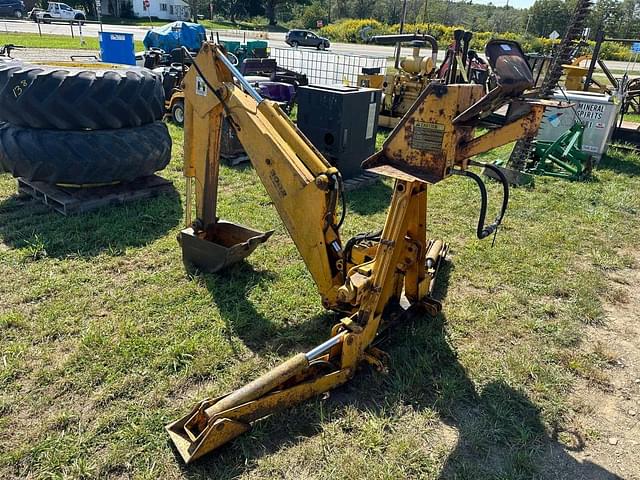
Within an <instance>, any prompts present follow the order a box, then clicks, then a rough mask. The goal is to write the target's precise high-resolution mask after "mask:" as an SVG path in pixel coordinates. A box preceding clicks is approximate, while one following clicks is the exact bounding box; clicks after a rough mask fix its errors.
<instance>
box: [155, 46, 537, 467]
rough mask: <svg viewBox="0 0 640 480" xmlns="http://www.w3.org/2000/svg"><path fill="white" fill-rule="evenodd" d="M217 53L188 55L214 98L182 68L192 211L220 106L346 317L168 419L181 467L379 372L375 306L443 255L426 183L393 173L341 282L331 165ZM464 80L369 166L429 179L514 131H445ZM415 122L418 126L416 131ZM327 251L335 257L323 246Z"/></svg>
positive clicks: (405, 288) (403, 128)
mask: <svg viewBox="0 0 640 480" xmlns="http://www.w3.org/2000/svg"><path fill="white" fill-rule="evenodd" d="M220 55H222V53H221V52H220V51H219V50H218V49H217V47H216V46H214V45H211V44H205V45H204V46H203V48H202V50H201V52H200V53H199V55H198V57H197V58H196V61H197V64H198V65H199V68H200V70H201V72H202V74H203V75H205V76H206V79H207V81H208V83H209V85H211V86H212V87H214V88H215V89H216V95H214V94H213V93H212V92H210V91H208V90H207V88H206V87H205V85H204V83H203V79H202V78H200V77H199V76H198V75H197V73H196V69H194V68H192V69H190V71H189V73H188V75H187V76H186V78H185V106H186V109H185V110H186V112H185V113H186V117H185V175H187V176H192V177H195V178H196V179H197V183H196V187H197V192H196V193H197V213H198V215H203V214H204V212H205V210H206V204H205V203H206V201H207V198H211V195H212V194H211V193H210V192H206V191H204V190H203V188H202V186H203V185H205V184H210V182H207V179H206V178H205V177H206V175H207V174H206V172H207V171H209V170H210V167H211V165H210V163H211V162H217V161H218V159H217V158H212V156H211V155H210V153H211V152H215V149H216V148H217V146H216V142H217V141H218V140H216V138H218V139H219V127H220V121H221V120H220V118H221V115H222V112H223V110H226V112H227V115H228V116H229V117H230V118H231V119H232V121H233V122H234V124H235V125H236V129H237V133H238V136H239V138H240V140H241V142H242V144H243V146H244V148H245V149H246V151H247V153H248V154H249V157H250V159H251V161H252V163H253V165H254V167H255V170H256V172H257V174H258V175H259V177H260V178H261V180H262V182H263V183H264V185H265V187H266V189H267V191H268V193H269V195H270V196H271V198H272V199H273V200H274V204H275V207H276V209H277V210H278V213H279V214H280V216H281V217H282V219H283V221H284V223H285V225H286V227H287V229H288V230H289V232H290V234H291V236H292V238H293V240H294V242H295V243H296V246H297V247H298V249H299V250H300V253H301V254H302V257H303V258H304V261H305V263H306V265H307V267H308V268H309V270H310V272H311V274H312V275H313V278H314V280H315V281H316V283H317V285H318V288H319V290H320V293H321V295H322V297H323V302H324V303H325V306H328V307H331V308H334V307H335V306H338V307H340V308H339V309H341V310H342V311H346V312H347V315H346V316H345V318H344V319H343V320H342V321H341V322H340V323H338V324H336V325H335V326H334V327H333V331H332V337H331V339H329V340H328V341H327V342H325V343H324V344H322V345H320V346H319V347H316V348H315V349H313V350H312V351H310V352H308V353H307V354H298V355H296V356H294V357H293V358H291V359H290V360H288V361H286V362H284V363H283V364H281V365H280V366H278V367H276V368H275V369H272V370H270V371H268V372H267V373H265V374H264V375H262V376H261V377H259V378H257V379H256V380H254V381H252V382H250V383H249V384H247V385H245V386H244V387H242V388H240V389H238V390H236V391H234V392H232V393H230V394H228V395H224V396H222V397H218V398H213V399H207V400H204V401H202V402H200V403H199V404H198V405H196V406H195V407H194V409H193V410H192V411H191V412H189V414H187V415H186V416H184V417H183V418H181V419H179V420H177V421H175V422H173V423H171V424H169V425H167V431H168V432H169V435H170V437H171V439H172V440H173V442H174V444H175V445H176V447H177V449H178V451H179V453H180V455H181V456H182V458H183V459H184V461H185V462H187V463H189V462H192V461H194V460H196V459H197V458H200V457H201V456H202V455H204V454H206V453H207V452H210V451H211V450H213V449H215V448H217V447H219V446H220V445H222V444H224V443H226V442H228V441H229V440H231V439H233V438H235V437H236V436H238V435H240V434H241V433H243V432H245V431H246V430H248V429H249V428H250V425H251V423H252V422H254V421H256V420H258V419H260V418H263V417H265V416H268V415H269V414H271V413H273V412H275V411H277V410H279V409H282V408H286V407H288V406H291V405H294V404H296V403H299V402H301V401H303V400H306V399H308V398H310V397H312V396H315V395H317V394H319V393H322V392H326V391H328V390H331V389H333V388H335V387H337V386H339V385H342V384H343V383H345V382H346V381H347V380H348V379H349V378H350V377H351V376H352V375H353V374H354V373H355V370H356V368H357V367H358V365H360V364H361V363H362V362H367V363H370V364H372V365H374V366H376V367H379V368H381V367H382V358H383V355H384V354H383V353H382V352H380V351H379V350H377V349H376V348H374V347H372V343H373V341H374V339H375V338H376V335H377V333H378V331H379V328H380V324H381V321H382V318H383V317H382V314H383V311H384V310H385V308H386V307H387V306H388V305H390V304H391V303H393V302H399V301H400V299H401V297H402V296H403V295H404V297H406V299H407V300H408V302H409V303H410V304H411V305H420V304H421V303H422V302H429V294H430V292H431V289H432V288H433V283H434V278H435V275H436V270H437V267H436V268H433V262H431V263H430V265H431V266H430V267H429V268H426V267H425V263H426V259H427V258H429V259H430V260H433V259H435V258H438V257H441V256H444V253H445V252H446V245H445V244H444V243H443V242H441V241H435V242H433V243H428V242H427V231H426V216H427V182H425V181H424V178H421V177H420V175H418V176H413V175H407V174H406V173H401V174H399V175H397V176H396V181H395V185H394V189H393V195H392V199H391V204H390V207H389V212H388V214H387V217H386V220H385V224H384V228H383V230H382V234H381V236H380V238H379V239H378V240H376V241H375V243H376V246H375V247H366V248H369V249H370V250H371V253H372V255H373V256H372V259H371V257H370V256H368V255H362V254H360V255H359V258H360V259H366V261H363V262H362V263H350V264H349V265H347V266H346V267H344V270H346V271H347V272H348V274H347V278H343V276H342V275H343V273H342V271H344V270H343V268H339V267H341V264H340V263H339V261H338V260H337V258H340V261H341V260H342V258H341V254H342V252H341V250H342V246H341V243H340V239H339V236H338V231H337V229H336V228H334V227H333V225H335V219H334V218H329V219H327V216H331V215H334V211H335V210H334V208H333V204H334V202H335V199H333V198H332V191H331V189H329V188H328V185H330V183H331V177H332V175H335V173H336V171H335V169H333V168H332V167H331V166H330V165H329V164H328V163H327V162H326V160H325V159H324V158H323V157H322V156H321V155H320V154H319V153H318V152H317V151H316V150H315V149H314V148H313V147H312V146H311V144H310V143H309V142H308V141H307V140H306V139H305V137H304V136H303V135H302V134H301V133H300V132H299V131H298V130H297V129H296V127H295V126H294V125H293V124H292V123H291V122H290V121H289V119H288V118H287V117H286V116H285V115H284V114H282V113H281V112H280V110H279V109H278V107H277V106H276V105H275V104H272V103H271V102H268V101H263V102H260V103H257V102H256V101H255V100H254V99H253V98H251V97H249V96H248V95H247V94H245V93H244V92H243V91H242V90H241V89H240V88H239V87H237V86H235V85H234V83H233V80H232V78H231V75H230V73H229V72H228V71H227V70H226V69H225V67H224V65H223V64H222V63H221V62H220V60H219V56H220ZM469 87H470V86H467V85H463V86H448V87H447V90H446V91H445V90H442V91H441V92H440V93H439V94H438V96H434V95H427V94H425V95H423V99H424V101H425V102H427V103H428V102H431V103H428V104H425V105H419V106H416V107H415V108H412V110H411V112H409V113H408V114H407V115H408V117H409V118H407V117H405V118H404V119H403V123H402V125H399V126H398V128H397V129H396V130H394V132H393V133H392V134H391V136H390V137H389V139H388V141H387V143H386V144H385V145H386V148H387V150H388V151H387V152H386V153H385V154H384V155H383V157H380V156H378V157H377V160H378V162H379V164H380V163H381V162H384V158H387V157H391V156H393V155H396V154H397V155H396V157H395V160H394V161H395V163H394V166H393V167H392V170H393V169H394V168H400V167H401V160H402V155H400V153H401V151H402V150H403V149H404V150H406V151H407V152H408V153H410V155H409V156H408V158H407V166H408V167H409V170H410V172H412V173H414V172H416V171H419V170H420V169H421V168H424V166H425V165H428V167H429V171H430V172H440V173H439V175H440V177H439V178H437V179H436V180H434V181H438V180H440V179H442V178H444V177H445V176H448V175H449V174H450V173H449V170H448V169H449V168H450V167H451V165H453V164H455V165H457V166H458V167H459V168H464V167H465V166H466V163H467V162H466V161H464V160H463V159H461V158H460V152H461V151H464V150H463V149H464V147H465V145H467V150H466V152H467V153H471V152H474V153H477V152H478V151H483V150H486V149H488V148H489V147H490V144H491V143H497V144H501V141H502V142H504V140H505V137H511V136H513V135H514V132H513V131H510V130H508V129H507V130H506V131H505V133H507V134H508V135H506V136H505V137H502V138H500V137H497V138H496V137H494V136H492V135H490V136H489V137H486V139H485V138H483V137H480V138H481V139H480V140H473V135H472V127H470V126H468V125H467V126H465V127H464V128H461V129H460V131H459V132H458V131H452V130H450V127H451V121H452V118H453V116H455V115H457V114H459V113H460V112H462V111H464V110H465V109H466V108H468V107H469V106H470V104H471V103H473V102H474V101H475V100H476V99H477V92H476V90H477V89H474V88H473V87H471V88H469ZM437 102H441V103H440V104H441V105H442V106H443V107H442V108H443V109H441V108H438V103H437ZM445 111H446V112H449V114H448V116H443V117H442V118H441V119H439V120H438V121H439V122H442V123H443V124H446V125H447V127H446V129H447V130H446V132H445V134H443V135H438V136H437V137H434V138H441V140H442V141H443V144H442V145H441V146H440V148H442V150H443V151H442V152H441V155H432V154H429V155H428V156H427V157H425V156H424V152H422V153H420V150H419V148H418V147H420V142H424V138H425V137H424V135H426V134H430V133H429V132H436V133H437V132H439V131H440V130H439V127H438V125H434V124H433V120H431V123H428V122H429V120H430V117H429V116H430V115H434V114H436V113H438V112H443V113H442V115H444V112H445ZM434 112H435V113H434ZM445 117H446V118H445ZM538 117H539V115H538ZM526 118H529V117H526ZM536 119H537V121H538V122H539V118H537V117H536ZM517 124H518V125H520V127H514V126H513V125H512V126H511V127H509V128H511V129H512V130H513V129H516V130H517V128H520V131H521V132H523V133H524V132H525V131H526V130H527V128H525V125H523V122H522V121H520V122H518V123H517ZM412 125H413V126H414V127H413V130H411V128H412V127H411V126H412ZM416 126H418V127H420V129H422V130H419V129H418V130H416V129H415V127H416ZM428 128H431V129H432V130H428ZM425 129H427V130H425ZM447 132H450V133H451V138H449V137H448V136H447V135H448V133H447ZM414 135H420V138H421V140H420V139H413V140H412V136H414ZM494 135H495V134H494ZM402 138H405V145H404V146H402V142H401V141H400V143H398V144H397V143H396V141H397V140H399V139H402ZM443 139H447V140H446V142H444V140H443ZM414 140H415V141H414ZM418 140H420V141H418ZM409 145H412V146H413V147H410V146H409ZM430 145H431V144H430ZM396 147H397V148H396ZM431 147H433V145H431ZM431 147H430V148H431ZM412 148H413V150H411V149H412ZM420 148H422V147H420ZM398 149H399V150H398ZM383 153H384V152H383ZM385 155H386V156H385ZM425 162H426V163H425ZM438 162H441V164H438ZM383 166H384V165H383ZM399 166H400V167H399ZM214 170H216V171H217V168H214ZM335 249H338V250H339V254H335V255H334V254H333V253H332V252H333V251H334V250H335ZM429 304H430V305H431V306H433V303H431V302H429ZM345 306H348V307H349V308H345Z"/></svg>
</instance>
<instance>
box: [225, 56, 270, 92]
mask: <svg viewBox="0 0 640 480" xmlns="http://www.w3.org/2000/svg"><path fill="white" fill-rule="evenodd" d="M218 58H219V59H220V61H221V62H222V63H224V64H225V66H226V67H227V68H228V69H229V71H230V72H231V75H233V76H234V77H236V78H237V79H238V82H240V85H242V88H243V89H244V91H245V92H247V94H249V95H251V97H252V98H253V99H254V100H255V101H256V102H257V103H258V104H260V103H262V101H263V100H264V98H262V96H261V95H260V94H259V93H258V92H257V91H256V89H255V88H253V86H251V84H250V83H249V82H247V79H246V78H244V77H243V76H242V74H241V73H240V71H239V70H238V69H237V68H236V66H235V65H234V64H233V63H231V61H230V60H229V59H228V58H227V56H226V55H224V54H223V53H222V52H220V50H218Z"/></svg>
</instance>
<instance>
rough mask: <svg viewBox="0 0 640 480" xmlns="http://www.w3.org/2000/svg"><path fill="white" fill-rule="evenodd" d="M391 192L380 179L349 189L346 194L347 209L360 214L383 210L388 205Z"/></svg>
mask: <svg viewBox="0 0 640 480" xmlns="http://www.w3.org/2000/svg"><path fill="white" fill-rule="evenodd" d="M392 192H393V189H392V188H391V187H390V186H389V185H387V184H386V183H384V182H382V181H381V180H379V181H377V182H376V183H374V184H372V185H367V186H365V187H362V188H359V189H357V190H351V191H350V192H347V194H346V196H347V210H348V212H349V211H352V212H356V213H358V214H360V215H370V214H372V213H377V212H383V211H385V210H386V209H387V208H388V207H389V200H390V199H391V194H392ZM348 212H347V215H348Z"/></svg>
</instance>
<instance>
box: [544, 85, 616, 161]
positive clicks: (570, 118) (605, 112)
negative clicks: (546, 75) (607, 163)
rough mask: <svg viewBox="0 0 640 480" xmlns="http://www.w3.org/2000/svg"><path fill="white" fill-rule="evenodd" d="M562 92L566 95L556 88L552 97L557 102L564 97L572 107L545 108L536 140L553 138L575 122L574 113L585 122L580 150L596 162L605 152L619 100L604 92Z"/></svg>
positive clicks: (550, 139)
mask: <svg viewBox="0 0 640 480" xmlns="http://www.w3.org/2000/svg"><path fill="white" fill-rule="evenodd" d="M565 94H566V98H565V95H563V94H562V92H560V91H557V92H556V93H555V94H554V95H553V97H554V98H555V99H557V100H561V101H566V100H567V99H568V100H569V101H570V102H571V103H573V104H574V106H573V108H571V107H569V108H553V107H548V108H547V109H546V110H545V112H544V118H543V119H542V122H541V123H540V129H539V130H538V136H537V137H536V139H537V140H540V141H542V142H554V141H556V140H557V139H558V137H560V135H562V134H563V133H565V132H566V131H567V130H569V128H571V126H572V125H573V124H574V123H575V122H576V112H577V114H578V117H580V119H581V120H582V121H583V122H584V123H586V128H585V129H584V134H583V136H582V151H583V152H586V153H589V154H591V155H592V156H593V159H594V160H595V161H596V162H598V161H600V158H601V157H602V155H604V154H605V153H606V152H607V147H608V145H609V140H610V139H611V135H612V134H613V129H614V127H615V125H616V118H617V117H618V112H619V111H620V103H621V102H620V101H619V100H618V99H617V98H616V97H614V96H613V95H608V94H604V93H592V92H575V91H566V92H565Z"/></svg>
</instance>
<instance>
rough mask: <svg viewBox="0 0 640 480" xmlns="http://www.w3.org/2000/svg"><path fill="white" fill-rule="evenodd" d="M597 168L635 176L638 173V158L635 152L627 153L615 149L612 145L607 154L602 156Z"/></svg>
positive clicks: (639, 167)
mask: <svg viewBox="0 0 640 480" xmlns="http://www.w3.org/2000/svg"><path fill="white" fill-rule="evenodd" d="M597 169H598V170H610V171H612V172H616V173H622V174H625V175H630V176H634V177H635V176H638V175H640V160H639V159H638V156H637V155H636V154H629V152H625V151H624V150H616V149H615V147H613V148H612V149H611V150H610V151H609V153H608V154H607V155H604V156H603V157H602V159H601V160H600V163H599V164H598V168H597Z"/></svg>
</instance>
